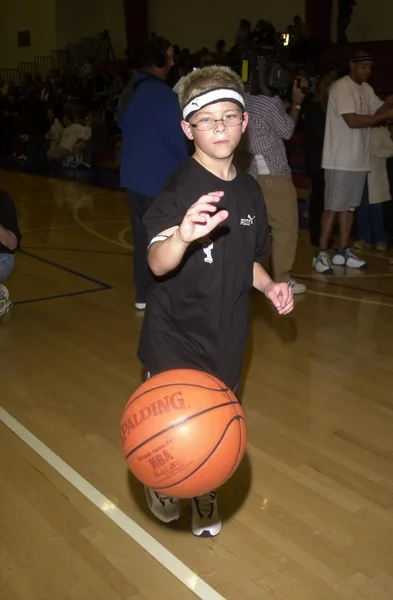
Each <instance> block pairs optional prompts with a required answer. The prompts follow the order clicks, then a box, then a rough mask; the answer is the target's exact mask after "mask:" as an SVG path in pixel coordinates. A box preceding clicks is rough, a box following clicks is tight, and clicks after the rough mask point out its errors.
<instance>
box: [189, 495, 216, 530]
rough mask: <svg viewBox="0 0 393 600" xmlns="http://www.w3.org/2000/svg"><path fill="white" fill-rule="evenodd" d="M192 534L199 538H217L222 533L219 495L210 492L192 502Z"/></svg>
mask: <svg viewBox="0 0 393 600" xmlns="http://www.w3.org/2000/svg"><path fill="white" fill-rule="evenodd" d="M190 504H191V511H192V519H191V530H192V533H193V534H194V535H196V536H198V537H215V536H216V535H218V534H219V533H220V531H221V519H220V516H219V514H218V509H217V494H216V492H210V493H209V494H205V495H204V496H199V497H198V498H192V499H191V500H190Z"/></svg>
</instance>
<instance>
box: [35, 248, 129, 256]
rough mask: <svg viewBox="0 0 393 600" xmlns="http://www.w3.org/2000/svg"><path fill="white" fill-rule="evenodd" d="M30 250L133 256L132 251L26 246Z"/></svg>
mask: <svg viewBox="0 0 393 600" xmlns="http://www.w3.org/2000/svg"><path fill="white" fill-rule="evenodd" d="M24 248H28V249H29V250H52V251H53V252H57V251H59V252H81V253H82V254H109V255H111V254H114V255H120V256H132V255H133V254H132V252H131V250H130V251H128V252H126V251H124V252H123V251H122V250H89V249H88V248H62V247H61V246H24Z"/></svg>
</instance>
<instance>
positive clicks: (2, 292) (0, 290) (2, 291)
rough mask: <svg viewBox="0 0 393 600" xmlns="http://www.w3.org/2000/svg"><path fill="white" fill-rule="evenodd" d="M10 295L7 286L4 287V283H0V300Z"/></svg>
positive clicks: (7, 298)
mask: <svg viewBox="0 0 393 600" xmlns="http://www.w3.org/2000/svg"><path fill="white" fill-rule="evenodd" d="M9 297H10V293H9V291H8V288H6V287H5V285H3V284H2V283H0V300H4V299H6V300H9Z"/></svg>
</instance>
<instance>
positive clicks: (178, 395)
mask: <svg viewBox="0 0 393 600" xmlns="http://www.w3.org/2000/svg"><path fill="white" fill-rule="evenodd" d="M185 408H187V405H186V401H185V399H184V398H183V394H182V392H181V391H179V392H175V393H174V394H171V395H170V396H164V398H160V399H159V400H155V401H154V402H152V403H151V404H149V405H148V406H144V407H143V408H141V409H140V410H138V411H136V412H134V413H133V414H131V415H130V416H129V417H128V419H127V421H125V422H124V423H123V424H122V426H121V430H120V435H121V441H122V443H123V444H124V442H125V441H126V439H127V437H128V436H129V434H130V433H131V432H132V431H134V430H135V429H136V428H137V427H139V425H141V424H142V423H143V422H144V421H148V420H150V419H152V418H153V417H158V416H159V415H162V414H163V413H164V412H170V411H172V410H184V409H185Z"/></svg>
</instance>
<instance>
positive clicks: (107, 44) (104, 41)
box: [94, 29, 116, 62]
mask: <svg viewBox="0 0 393 600" xmlns="http://www.w3.org/2000/svg"><path fill="white" fill-rule="evenodd" d="M100 56H101V57H102V56H104V60H105V61H108V62H109V61H110V60H116V56H115V52H114V50H113V46H112V42H111V37H110V35H109V30H108V29H105V30H104V32H103V33H102V34H101V40H100V43H99V45H98V48H97V50H96V53H95V56H94V62H95V61H96V59H97V58H98V57H100Z"/></svg>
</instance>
